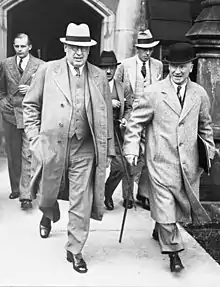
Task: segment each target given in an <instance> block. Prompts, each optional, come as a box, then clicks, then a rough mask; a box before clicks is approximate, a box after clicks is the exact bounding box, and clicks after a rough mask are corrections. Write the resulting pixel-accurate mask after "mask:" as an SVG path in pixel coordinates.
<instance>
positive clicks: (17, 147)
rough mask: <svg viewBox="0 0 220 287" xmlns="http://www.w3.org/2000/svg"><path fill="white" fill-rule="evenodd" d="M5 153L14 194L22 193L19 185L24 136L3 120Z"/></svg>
mask: <svg viewBox="0 0 220 287" xmlns="http://www.w3.org/2000/svg"><path fill="white" fill-rule="evenodd" d="M2 122H3V128H4V136H5V151H6V154H7V160H8V172H9V179H10V185H11V191H12V192H20V190H19V183H20V176H21V143H22V134H21V131H20V130H18V129H17V127H16V126H15V125H13V124H11V123H9V122H7V121H6V120H4V119H2Z"/></svg>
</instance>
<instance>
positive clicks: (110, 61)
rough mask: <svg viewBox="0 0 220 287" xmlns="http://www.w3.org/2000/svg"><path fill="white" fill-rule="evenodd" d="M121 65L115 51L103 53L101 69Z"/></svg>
mask: <svg viewBox="0 0 220 287" xmlns="http://www.w3.org/2000/svg"><path fill="white" fill-rule="evenodd" d="M119 64H120V63H117V59H116V56H115V53H114V52H113V51H102V53H101V56H100V63H99V66H100V67H106V66H117V65H119Z"/></svg>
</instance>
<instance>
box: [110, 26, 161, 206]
mask: <svg viewBox="0 0 220 287" xmlns="http://www.w3.org/2000/svg"><path fill="white" fill-rule="evenodd" d="M158 44H159V41H155V40H154V38H153V36H152V34H151V32H150V30H145V31H141V32H139V33H138V38H137V44H136V45H135V46H136V49H137V54H136V55H135V56H133V57H131V58H127V59H125V60H124V61H123V62H122V63H121V65H120V66H119V67H118V69H117V71H116V76H115V78H116V79H117V80H118V81H119V82H122V83H123V84H124V87H125V92H128V93H130V94H132V98H133V101H135V102H136V101H138V100H139V99H140V98H141V97H142V96H143V95H144V92H145V90H146V88H147V87H148V86H149V85H151V84H153V83H155V82H157V81H159V80H161V79H162V76H163V64H162V62H161V61H159V60H157V59H154V58H153V57H151V55H152V53H153V49H154V47H156V46H157V45H158ZM144 137H145V135H144V131H143V135H142V139H143V140H144ZM143 154H144V150H142V151H141V153H140V157H139V163H138V167H136V168H134V167H133V168H131V170H130V176H131V177H133V179H134V178H135V176H136V175H137V173H140V174H141V176H140V181H139V187H138V192H137V196H136V198H137V200H138V201H140V203H141V205H142V207H143V208H145V209H149V200H148V195H147V190H146V189H145V185H144V184H143V183H144V180H145V177H146V169H145V168H144V157H143ZM129 204H130V205H131V206H132V205H133V203H132V201H131V200H130V202H129Z"/></svg>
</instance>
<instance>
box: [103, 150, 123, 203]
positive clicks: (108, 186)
mask: <svg viewBox="0 0 220 287" xmlns="http://www.w3.org/2000/svg"><path fill="white" fill-rule="evenodd" d="M115 151H116V156H115V157H114V158H113V159H112V162H111V170H110V174H109V177H108V179H107V180H106V183H105V198H106V199H108V198H111V197H112V195H113V193H114V191H115V189H116V187H117V186H118V185H119V183H120V181H121V179H122V178H123V175H124V171H123V165H122V160H121V155H120V151H119V147H117V146H115Z"/></svg>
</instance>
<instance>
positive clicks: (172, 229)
mask: <svg viewBox="0 0 220 287" xmlns="http://www.w3.org/2000/svg"><path fill="white" fill-rule="evenodd" d="M155 229H156V230H157V232H158V236H159V244H160V248H161V252H162V253H163V254H169V253H171V252H180V251H182V250H184V245H183V241H182V237H181V234H180V231H179V229H178V226H177V224H176V223H170V224H162V223H158V222H156V224H155Z"/></svg>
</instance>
